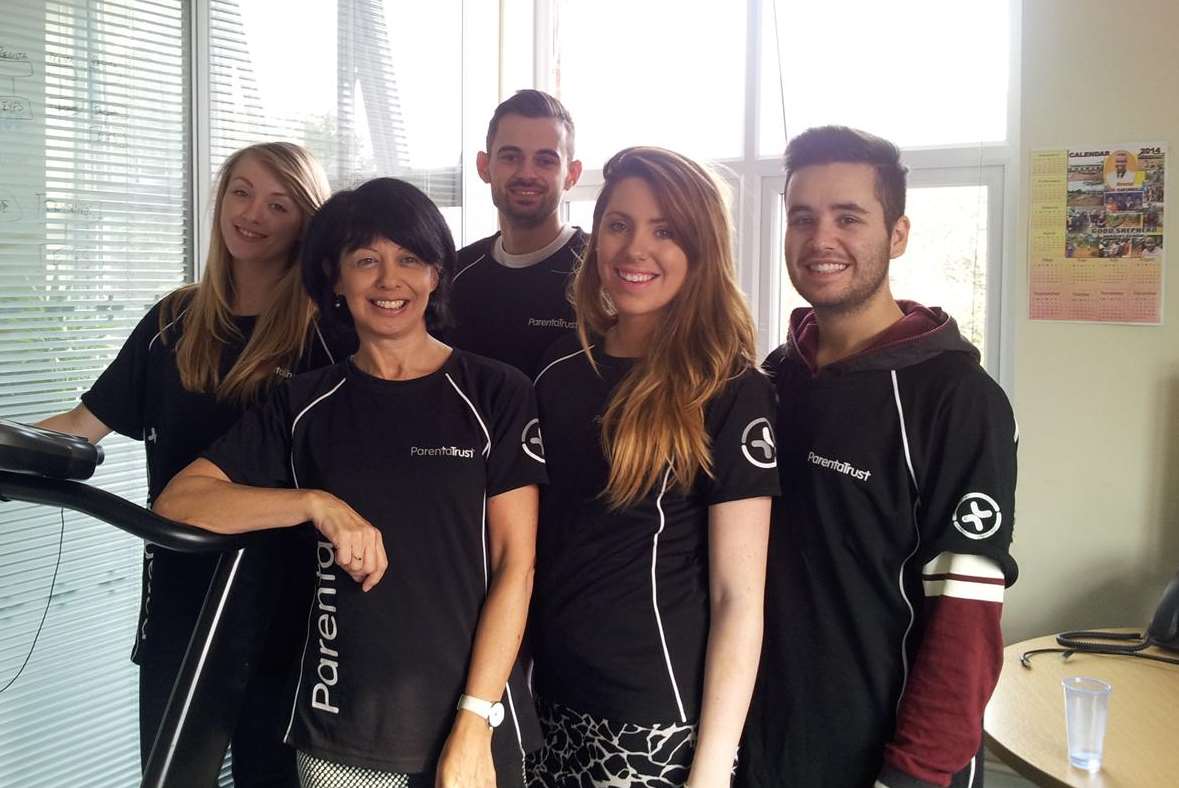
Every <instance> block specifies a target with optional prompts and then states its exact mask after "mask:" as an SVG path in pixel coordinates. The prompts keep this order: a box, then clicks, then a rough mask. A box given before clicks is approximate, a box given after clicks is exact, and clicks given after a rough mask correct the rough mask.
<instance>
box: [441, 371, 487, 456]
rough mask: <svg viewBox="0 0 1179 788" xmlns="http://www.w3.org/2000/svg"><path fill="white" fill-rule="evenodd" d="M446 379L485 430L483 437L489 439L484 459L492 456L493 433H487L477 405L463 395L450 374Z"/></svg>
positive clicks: (484, 450)
mask: <svg viewBox="0 0 1179 788" xmlns="http://www.w3.org/2000/svg"><path fill="white" fill-rule="evenodd" d="M446 379H447V381H449V382H450V385H451V387H452V388H453V389H454V390H455V391H456V392H458V395H459V396H460V397H462V398H463V402H465V403H467V407H468V408H470V409H471V413H474V414H475V421H477V422H479V428H480V429H481V430H483V437H484V438H486V439H487V445H486V446H484V447H483V456H484V457H488V456H490V455H491V433H490V432H488V431H487V425H486V424H484V423H483V417H482V416H480V415H479V411H478V410H476V409H475V405H474V404H473V403H472V402H471V400H470V399H469V398H468V397H467V395H466V394H464V393H463V390H462V389H460V388H459V387H458V384H457V383H455V382H454V378H452V377H451V376H450V373H449V372H447V373H446Z"/></svg>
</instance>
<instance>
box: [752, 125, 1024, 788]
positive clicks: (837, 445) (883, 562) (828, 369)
mask: <svg viewBox="0 0 1179 788" xmlns="http://www.w3.org/2000/svg"><path fill="white" fill-rule="evenodd" d="M905 174H906V170H905V168H904V166H903V165H901V163H900V152H899V151H898V149H897V148H896V146H895V145H893V144H892V143H890V142H888V141H887V140H883V139H880V138H879V137H874V136H872V135H870V134H866V133H864V132H861V131H857V130H854V129H849V128H845V127H836V126H827V127H822V128H815V129H810V130H808V131H806V132H804V133H803V134H801V135H799V136H798V137H796V138H795V139H794V140H793V141H791V143H790V144H789V146H788V147H787V149H786V266H787V270H788V271H789V273H790V280H791V281H792V282H793V283H794V286H795V288H796V289H797V290H798V292H799V293H800V294H802V296H803V297H804V298H805V299H806V300H807V301H808V302H809V303H810V304H811V306H812V308H811V309H799V310H796V311H795V312H794V314H793V315H791V319H790V335H789V339H788V341H787V343H786V344H785V345H783V346H782V347H780V348H778V349H777V350H775V351H774V352H773V353H771V354H770V356H769V358H767V359H766V362H765V365H764V366H765V369H766V371H767V372H768V373H769V374H770V375H771V377H772V378H773V379H774V382H775V386H776V388H777V390H778V396H779V405H778V419H777V436H778V443H779V445H778V450H779V455H778V469H779V473H780V475H781V482H782V497H781V498H779V499H775V502H774V527H773V529H772V532H771V537H770V556H769V577H768V578H767V586H766V621H765V637H764V646H763V653H762V663H761V671H760V675H759V679H758V686H757V690H756V692H755V696H754V701H753V705H752V707H751V709H750V713H749V721H748V723H747V725H746V739H745V744H744V746H743V747H742V748H741V757H740V763H741V765H740V778H741V783H742V784H743V785H748V786H775V787H777V786H787V787H788V788H865V786H873V785H875V786H877V788H879V787H880V786H884V787H885V788H913V787H916V786H955V787H956V788H960V787H964V786H971V788H974V786H981V784H982V779H981V775H982V763H981V760H982V759H981V738H982V715H983V708H984V707H985V706H986V703H987V700H988V699H989V698H990V695H991V692H992V691H993V690H994V688H995V682H996V681H997V680H998V675H999V668H1000V665H1001V664H1002V647H1003V642H1002V634H1001V632H1000V628H999V616H1000V612H1001V609H1002V601H1003V592H1004V589H1005V587H1006V586H1009V585H1011V584H1012V583H1013V582H1014V581H1015V578H1016V573H1017V569H1016V565H1015V562H1014V561H1013V560H1012V558H1011V556H1010V553H1009V548H1010V544H1011V536H1012V527H1013V524H1014V501H1015V475H1016V474H1015V471H1016V462H1015V453H1016V445H1017V442H1018V438H1019V436H1018V428H1017V427H1016V424H1015V418H1014V416H1013V415H1012V412H1011V407H1010V405H1009V404H1008V401H1007V397H1006V396H1005V395H1004V394H1003V391H1002V389H1000V388H999V386H998V385H997V384H996V383H995V382H994V381H993V380H992V379H991V378H990V377H989V376H988V375H987V373H986V372H985V371H984V370H983V369H982V367H981V366H979V363H978V359H979V355H978V351H977V350H976V349H975V348H974V347H973V346H972V345H970V344H969V343H968V342H967V341H966V340H964V339H963V338H962V337H961V335H960V334H959V333H958V327H957V325H956V324H955V323H954V320H953V319H952V318H950V317H949V316H948V315H946V314H945V313H944V312H942V311H941V310H940V309H936V308H927V307H924V306H921V305H919V304H915V303H912V302H909V301H897V300H895V299H894V297H893V295H892V292H891V290H890V288H889V281H888V267H889V263H890V261H891V260H892V259H893V258H896V257H899V256H900V255H901V254H902V253H903V252H904V251H905V245H906V243H907V241H908V237H909V220H908V218H907V217H905V215H904V212H905Z"/></svg>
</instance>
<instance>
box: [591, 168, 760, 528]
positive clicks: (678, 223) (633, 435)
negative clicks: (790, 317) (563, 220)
mask: <svg viewBox="0 0 1179 788" xmlns="http://www.w3.org/2000/svg"><path fill="white" fill-rule="evenodd" d="M603 177H604V179H605V183H604V185H603V186H602V191H601V193H600V194H599V195H598V201H597V203H596V204H595V205H594V224H593V234H592V236H591V237H590V242H589V246H588V247H587V250H586V255H585V259H584V260H583V261H582V263H581V265H580V266H579V267H578V269H577V275H576V276H575V278H574V281H573V285H572V294H571V295H572V300H573V306H574V309H575V310H576V312H577V318H578V319H577V334H578V338H579V339H580V340H581V345H582V347H583V348H584V349H585V351H586V354H587V355H588V356H589V359H590V362H591V364H595V367H596V363H595V362H594V359H593V353H592V350H591V345H592V341H591V340H592V337H602V336H605V334H606V332H607V331H608V330H609V329H610V327H611V326H613V325H614V324H615V323H616V322H617V320H618V314H617V311H616V310H615V308H614V305H613V304H612V303H611V302H610V298H609V296H608V295H607V294H606V291H605V290H604V289H603V287H602V280H601V277H600V275H599V273H598V254H597V241H598V238H599V233H600V232H601V223H602V215H603V214H604V213H605V212H606V206H607V204H608V203H609V202H610V196H611V195H612V194H613V193H614V189H615V187H616V186H617V185H618V183H619V182H620V181H621V180H623V179H625V178H642V179H643V180H644V181H645V182H646V183H647V185H648V186H650V187H651V190H652V191H653V192H654V193H655V197H656V200H657V201H658V203H659V208H660V211H661V215H662V216H663V218H664V219H666V220H667V222H668V224H669V225H670V226H671V229H672V232H673V234H674V238H675V239H676V243H677V244H678V245H679V246H680V248H681V249H683V250H684V254H685V255H686V257H687V259H688V273H687V277H686V278H685V280H684V283H683V285H682V286H681V288H680V290H679V292H678V293H677V294H676V296H675V298H674V299H672V301H671V303H670V304H669V305H668V306H667V312H666V314H665V316H664V319H663V320H661V321H660V322H659V324H658V327H657V328H656V329H655V331H654V334H653V335H652V336H651V339H650V341H649V343H648V345H647V353H646V355H645V356H643V357H642V358H641V359H639V360H638V361H637V362H636V364H635V366H634V367H633V368H632V369H631V370H630V372H629V373H627V376H626V378H625V379H624V380H623V381H622V383H621V384H620V385H619V386H618V387H617V389H615V391H614V394H613V395H612V396H611V398H610V402H609V404H608V405H607V407H606V413H605V415H604V416H603V418H602V440H603V445H604V447H605V450H606V455H607V458H608V459H609V461H610V477H609V481H608V482H607V484H606V489H605V490H604V491H603V497H604V498H605V500H606V501H607V502H608V503H609V505H610V506H611V507H613V508H616V509H621V508H625V507H627V506H630V505H632V504H634V503H636V502H637V501H638V500H639V499H640V498H642V496H643V495H645V494H646V493H647V491H648V490H650V489H651V488H652V487H653V486H654V485H655V484H656V483H657V482H658V481H659V477H660V475H661V474H662V473H664V469H665V468H666V469H667V472H668V473H669V474H670V476H671V478H674V483H675V485H676V487H678V488H679V489H680V490H681V491H683V492H687V491H689V490H690V489H691V488H692V485H693V484H694V483H695V481H696V478H697V475H698V474H699V473H700V472H704V473H705V474H708V475H710V476H711V475H712V447H711V445H710V441H709V437H708V431H707V429H706V428H705V424H704V411H705V406H706V405H707V404H708V402H709V401H710V400H711V399H712V398H713V397H715V396H716V395H717V394H718V393H719V392H720V391H721V390H722V389H723V388H724V387H725V385H726V384H727V383H728V382H729V381H730V380H731V379H732V378H734V377H735V376H737V375H739V374H740V373H741V372H742V371H743V370H745V369H748V368H749V367H751V366H752V365H753V363H754V354H755V341H754V329H753V319H752V317H751V316H750V313H749V308H748V306H746V304H745V299H744V297H743V296H742V294H741V290H740V289H739V288H738V287H737V277H736V265H735V262H734V260H733V251H732V232H731V229H730V225H729V214H728V211H727V210H726V208H725V201H724V198H723V197H722V195H721V190H720V187H719V186H718V184H717V181H716V179H715V178H714V177H713V176H712V175H711V174H710V173H709V172H708V171H707V170H705V169H704V168H703V167H701V166H700V165H699V164H697V163H696V162H694V161H692V160H691V159H688V158H686V157H684V156H681V155H679V154H678V153H673V152H672V151H669V150H664V149H662V148H650V147H636V148H626V149H624V150H621V151H619V152H618V153H616V154H615V155H614V156H613V157H611V159H610V161H608V162H606V167H605V169H604V170H603Z"/></svg>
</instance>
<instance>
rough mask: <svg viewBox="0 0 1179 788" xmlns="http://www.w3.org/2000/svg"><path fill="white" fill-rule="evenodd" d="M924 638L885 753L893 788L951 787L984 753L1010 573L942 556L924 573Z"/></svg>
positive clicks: (987, 563) (971, 558)
mask: <svg viewBox="0 0 1179 788" xmlns="http://www.w3.org/2000/svg"><path fill="white" fill-rule="evenodd" d="M922 580H923V581H924V586H925V601H924V605H925V615H924V619H925V622H926V623H925V632H924V636H923V638H922V641H921V647H920V648H919V649H918V651H917V655H916V657H915V659H914V660H913V665H912V667H911V669H910V672H909V679H908V682H907V683H906V686H905V692H904V695H903V696H902V698H901V704H900V709H899V712H898V714H897V729H896V734H895V736H894V737H893V740H892V741H891V742H890V743H889V744H888V746H887V747H886V748H885V750H884V763H885V766H884V769H883V770H882V771H881V774H880V779H879V783H880V784H881V785H884V786H887V788H917V787H918V786H921V787H922V788H924V786H933V785H938V786H946V785H949V784H950V778H951V777H952V776H953V775H954V774H955V773H957V772H959V771H961V770H962V769H963V768H964V767H965V766H966V765H968V764H969V763H970V760H971V758H973V757H975V754H976V753H977V752H978V748H979V743H980V741H979V740H980V737H981V735H982V730H981V727H980V726H981V721H982V716H983V710H984V709H985V708H986V705H987V701H988V700H990V697H991V693H992V692H994V690H995V684H996V682H998V680H999V670H1000V668H1001V667H1002V664H1003V633H1002V631H1001V630H1000V627H999V618H1000V614H1001V613H1002V609H1003V604H1002V602H1003V590H1004V583H1005V581H1004V579H1003V571H1002V570H1001V569H1000V568H999V566H998V564H996V563H995V562H994V561H991V560H990V559H987V558H983V557H981V556H976V555H963V554H955V553H942V554H941V555H939V556H938V557H937V558H935V559H934V560H933V561H930V562H929V563H928V564H926V565H925V567H924V569H923V570H922Z"/></svg>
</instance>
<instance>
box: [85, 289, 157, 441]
mask: <svg viewBox="0 0 1179 788" xmlns="http://www.w3.org/2000/svg"><path fill="white" fill-rule="evenodd" d="M159 323H160V306H159V304H156V305H155V306H154V307H152V308H151V309H149V310H148V312H147V314H146V315H144V316H143V318H142V319H141V320H140V321H139V324H138V325H137V326H135V329H134V330H133V331H132V332H131V336H129V337H127V341H126V342H124V343H123V347H122V348H121V349H120V350H119V354H118V355H117V356H116V357H115V360H114V361H112V362H111V363H110V365H109V366H108V367H107V368H106V369H104V370H103V371H102V374H101V375H99V376H98V380H96V381H94V385H93V386H91V387H90V390H89V391H87V392H86V393H84V394H83V395H82V404H83V405H85V406H86V407H87V408H88V409H89V410H90V412H91V413H93V414H94V415H95V417H97V418H98V420H99V421H101V422H102V423H103V424H105V425H106V426H108V427H110V428H111V429H112V430H114V431H115V432H117V433H119V434H120V435H126V436H127V437H128V438H134V439H135V440H143V426H144V400H145V397H146V396H147V371H148V355H149V349H150V346H151V345H152V343H153V341H154V342H156V343H159V342H161V341H163V340H162V339H160V338H158V335H159V333H160V325H159Z"/></svg>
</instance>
